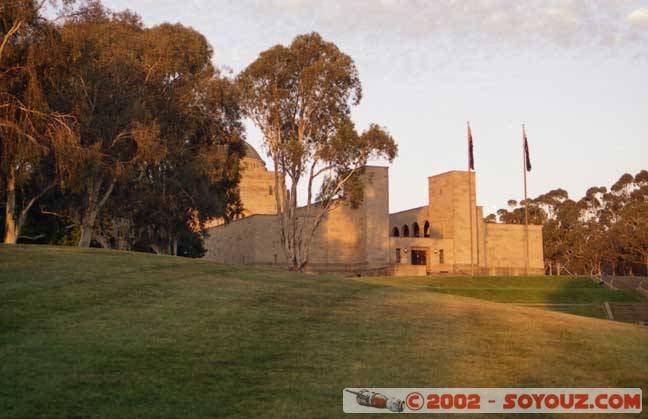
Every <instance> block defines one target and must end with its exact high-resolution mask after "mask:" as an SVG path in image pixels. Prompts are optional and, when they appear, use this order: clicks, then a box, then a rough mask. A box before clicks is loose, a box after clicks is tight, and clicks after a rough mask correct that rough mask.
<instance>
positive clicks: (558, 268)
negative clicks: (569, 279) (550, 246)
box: [556, 260, 560, 276]
mask: <svg viewBox="0 0 648 419" xmlns="http://www.w3.org/2000/svg"><path fill="white" fill-rule="evenodd" d="M556 275H558V276H560V261H559V260H556Z"/></svg>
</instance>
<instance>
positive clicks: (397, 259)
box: [396, 249, 401, 263]
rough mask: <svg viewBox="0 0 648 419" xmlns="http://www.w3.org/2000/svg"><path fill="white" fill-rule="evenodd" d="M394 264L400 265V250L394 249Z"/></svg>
mask: <svg viewBox="0 0 648 419" xmlns="http://www.w3.org/2000/svg"><path fill="white" fill-rule="evenodd" d="M396 263H401V254H400V249H396Z"/></svg>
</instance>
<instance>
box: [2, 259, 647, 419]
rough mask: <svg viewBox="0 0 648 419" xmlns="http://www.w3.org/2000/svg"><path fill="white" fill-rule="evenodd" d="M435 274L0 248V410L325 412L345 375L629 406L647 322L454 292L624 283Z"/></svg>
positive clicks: (335, 406) (362, 380) (330, 412)
mask: <svg viewBox="0 0 648 419" xmlns="http://www.w3.org/2000/svg"><path fill="white" fill-rule="evenodd" d="M546 280H547V281H552V280H551V279H546ZM444 281H451V279H434V280H429V279H427V280H426V279H422V278H412V279H394V278H357V279H340V278H330V277H315V276H300V275H294V274H288V273H285V272H282V271H278V270H256V269H251V268H246V267H231V266H223V265H218V264H214V263H210V262H205V261H196V260H188V259H182V258H173V257H164V256H152V255H146V254H137V253H127V252H114V251H104V250H94V249H88V250H78V249H74V248H64V247H56V248H54V247H28V246H13V247H7V246H0V417H25V418H27V417H29V418H35V417H61V418H91V417H92V418H95V417H101V418H116V417H164V418H178V417H216V416H231V417H309V418H331V417H339V416H343V414H342V410H341V409H342V408H341V391H342V389H343V388H344V387H357V386H372V387H416V386H420V387H517V386H533V387H571V386H578V387H643V388H644V405H645V404H646V402H647V399H646V394H647V393H648V392H647V391H646V388H647V387H648V351H647V350H646V348H648V328H645V327H640V326H635V325H631V324H623V323H618V322H612V321H607V320H600V319H595V318H588V317H583V316H574V315H570V314H564V313H556V312H552V311H546V310H539V309H536V308H530V307H520V306H518V305H514V304H500V303H496V302H491V301H485V300H478V299H474V298H467V297H465V296H462V295H468V296H472V297H474V296H478V297H480V298H486V299H491V300H493V299H494V300H498V301H500V300H508V301H506V302H515V303H520V302H521V301H519V298H523V297H524V296H527V297H525V298H528V296H529V295H531V296H535V297H532V298H531V299H539V300H540V301H539V302H544V301H546V299H547V298H549V297H548V296H550V295H555V296H561V295H562V296H563V297H561V298H566V297H564V296H565V295H570V296H571V297H569V298H572V299H571V300H569V301H581V302H582V301H591V300H592V298H594V297H592V295H595V296H596V298H607V299H609V298H617V297H618V298H622V299H634V298H637V297H636V296H635V295H632V294H628V295H625V294H615V293H614V292H612V291H607V290H600V289H598V288H588V287H589V286H585V284H580V285H578V283H577V282H570V281H568V280H562V281H561V280H559V281H558V282H553V283H550V284H551V287H553V288H552V289H551V290H550V291H546V287H544V288H545V291H538V290H541V289H543V287H542V286H541V284H540V283H536V282H533V283H532V284H531V283H527V284H526V285H524V283H523V282H522V281H520V280H517V279H500V281H502V282H497V281H498V279H484V280H483V281H481V280H478V279H475V280H465V281H464V282H463V285H462V286H460V287H457V286H456V285H457V284H461V282H456V281H455V282H444ZM470 281H474V283H470ZM493 281H495V282H493ZM532 281H541V280H539V279H534V280H532ZM500 284H502V287H501V289H500V291H497V285H500ZM530 284H531V285H534V286H531V287H529V289H530V291H529V292H527V291H525V290H522V289H521V288H524V287H525V286H528V285H530ZM574 284H576V286H575V285H574ZM480 286H481V288H484V289H490V290H491V291H488V292H486V291H482V292H479V291H475V290H476V289H478V288H480ZM570 287H574V288H573V289H570ZM457 289H459V291H457ZM574 289H581V290H582V289H591V290H592V291H590V293H591V295H590V296H589V297H587V296H584V295H583V293H584V294H587V292H588V291H574ZM505 290H507V291H505ZM498 292H499V293H500V295H499V296H498V295H497V293H498ZM600 292H603V293H605V292H607V293H608V294H607V295H605V296H603V297H601V295H600V294H599V293H600ZM450 294H461V295H450ZM493 295H495V296H493ZM502 295H507V297H506V298H504V297H502ZM541 295H544V296H542V297H539V296H541ZM610 295H613V296H614V297H610ZM555 298H557V297H555ZM555 298H554V300H552V301H555ZM526 302H527V303H528V301H526ZM521 303H524V301H522V302H521ZM472 417H476V416H472ZM491 417H492V416H491ZM579 417H586V415H580V416H579Z"/></svg>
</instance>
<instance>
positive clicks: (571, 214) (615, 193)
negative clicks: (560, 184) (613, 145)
mask: <svg viewBox="0 0 648 419" xmlns="http://www.w3.org/2000/svg"><path fill="white" fill-rule="evenodd" d="M528 204H529V222H530V223H532V224H542V226H543V227H542V233H543V239H544V257H545V267H546V271H547V273H549V274H558V275H560V274H562V273H567V274H589V275H600V274H602V273H604V272H607V273H610V274H643V275H648V171H646V170H642V171H640V172H639V173H637V174H636V175H634V176H633V175H631V174H629V173H626V174H624V175H622V176H621V177H620V178H619V180H618V181H617V182H616V183H615V184H614V185H612V186H611V187H610V188H609V189H608V188H606V187H592V188H589V189H588V190H587V191H586V193H585V196H583V197H582V198H581V199H579V200H578V201H574V200H572V199H570V198H569V196H568V194H567V191H565V190H563V189H555V190H552V191H549V192H547V193H545V194H542V195H540V196H538V197H537V198H535V199H530V200H529V203H528ZM486 221H488V222H496V221H500V222H504V223H513V224H522V223H523V222H524V207H523V202H521V203H520V205H518V204H517V202H515V201H509V208H508V209H500V210H499V211H498V212H497V215H494V214H491V215H489V216H488V217H487V219H486Z"/></svg>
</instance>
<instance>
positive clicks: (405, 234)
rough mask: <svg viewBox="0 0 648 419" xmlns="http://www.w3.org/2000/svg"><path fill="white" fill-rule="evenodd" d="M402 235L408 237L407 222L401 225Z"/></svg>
mask: <svg viewBox="0 0 648 419" xmlns="http://www.w3.org/2000/svg"><path fill="white" fill-rule="evenodd" d="M403 237H409V227H408V226H407V224H405V225H404V226H403Z"/></svg>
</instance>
